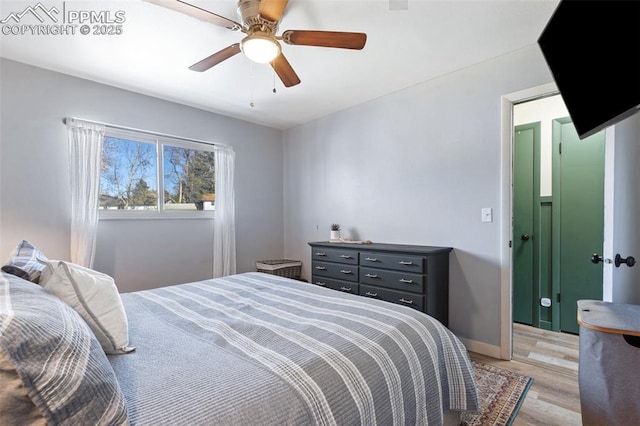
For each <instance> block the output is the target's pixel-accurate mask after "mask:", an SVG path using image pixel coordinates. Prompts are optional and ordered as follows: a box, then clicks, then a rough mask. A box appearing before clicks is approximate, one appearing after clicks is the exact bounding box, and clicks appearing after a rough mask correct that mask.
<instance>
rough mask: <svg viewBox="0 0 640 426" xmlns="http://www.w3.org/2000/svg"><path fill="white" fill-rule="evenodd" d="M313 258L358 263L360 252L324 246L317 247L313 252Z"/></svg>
mask: <svg viewBox="0 0 640 426" xmlns="http://www.w3.org/2000/svg"><path fill="white" fill-rule="evenodd" d="M311 260H318V261H321V262H337V263H346V264H349V265H357V264H358V252H357V251H354V250H336V249H325V248H322V247H315V248H314V249H313V251H312V252H311Z"/></svg>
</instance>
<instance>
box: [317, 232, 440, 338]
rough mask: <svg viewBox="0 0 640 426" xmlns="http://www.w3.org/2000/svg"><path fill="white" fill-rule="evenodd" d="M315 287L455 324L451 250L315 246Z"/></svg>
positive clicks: (380, 246)
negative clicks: (451, 320)
mask: <svg viewBox="0 0 640 426" xmlns="http://www.w3.org/2000/svg"><path fill="white" fill-rule="evenodd" d="M309 245H310V246H311V271H312V272H311V273H312V276H311V282H312V283H313V284H315V285H320V286H323V287H328V288H332V289H334V290H339V291H344V292H347V293H353V294H359V295H360V296H365V297H372V298H376V299H382V300H386V301H388V302H392V303H397V304H399V305H405V306H410V307H412V308H415V309H417V310H419V311H422V312H425V313H427V314H429V315H431V316H432V317H434V318H436V319H438V320H439V321H440V322H441V323H443V324H444V325H445V326H447V325H448V323H449V253H450V252H451V250H452V248H451V247H433V246H417V245H404V244H351V243H330V242H326V241H324V242H312V243H309Z"/></svg>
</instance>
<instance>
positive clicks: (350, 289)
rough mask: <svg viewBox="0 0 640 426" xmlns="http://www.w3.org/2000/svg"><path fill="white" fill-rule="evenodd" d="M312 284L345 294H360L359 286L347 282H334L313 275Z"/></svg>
mask: <svg viewBox="0 0 640 426" xmlns="http://www.w3.org/2000/svg"><path fill="white" fill-rule="evenodd" d="M311 282H312V283H313V284H315V285H319V286H321V287H327V288H331V289H334V290H340V291H344V292H345V293H353V294H358V284H356V283H352V282H347V281H338V280H332V279H329V278H324V277H319V276H316V275H313V277H312V279H311Z"/></svg>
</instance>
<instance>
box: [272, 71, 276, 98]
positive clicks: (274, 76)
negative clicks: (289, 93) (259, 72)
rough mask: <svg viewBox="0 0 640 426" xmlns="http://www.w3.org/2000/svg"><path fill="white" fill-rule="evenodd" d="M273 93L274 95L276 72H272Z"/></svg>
mask: <svg viewBox="0 0 640 426" xmlns="http://www.w3.org/2000/svg"><path fill="white" fill-rule="evenodd" d="M272 75H273V93H276V72H275V71H273V73H272Z"/></svg>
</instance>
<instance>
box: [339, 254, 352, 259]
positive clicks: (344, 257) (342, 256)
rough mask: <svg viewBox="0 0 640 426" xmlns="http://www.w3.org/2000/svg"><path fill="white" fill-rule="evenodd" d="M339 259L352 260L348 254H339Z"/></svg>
mask: <svg viewBox="0 0 640 426" xmlns="http://www.w3.org/2000/svg"><path fill="white" fill-rule="evenodd" d="M340 257H341V258H343V259H353V258H352V257H351V255H350V254H341V255H340Z"/></svg>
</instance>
